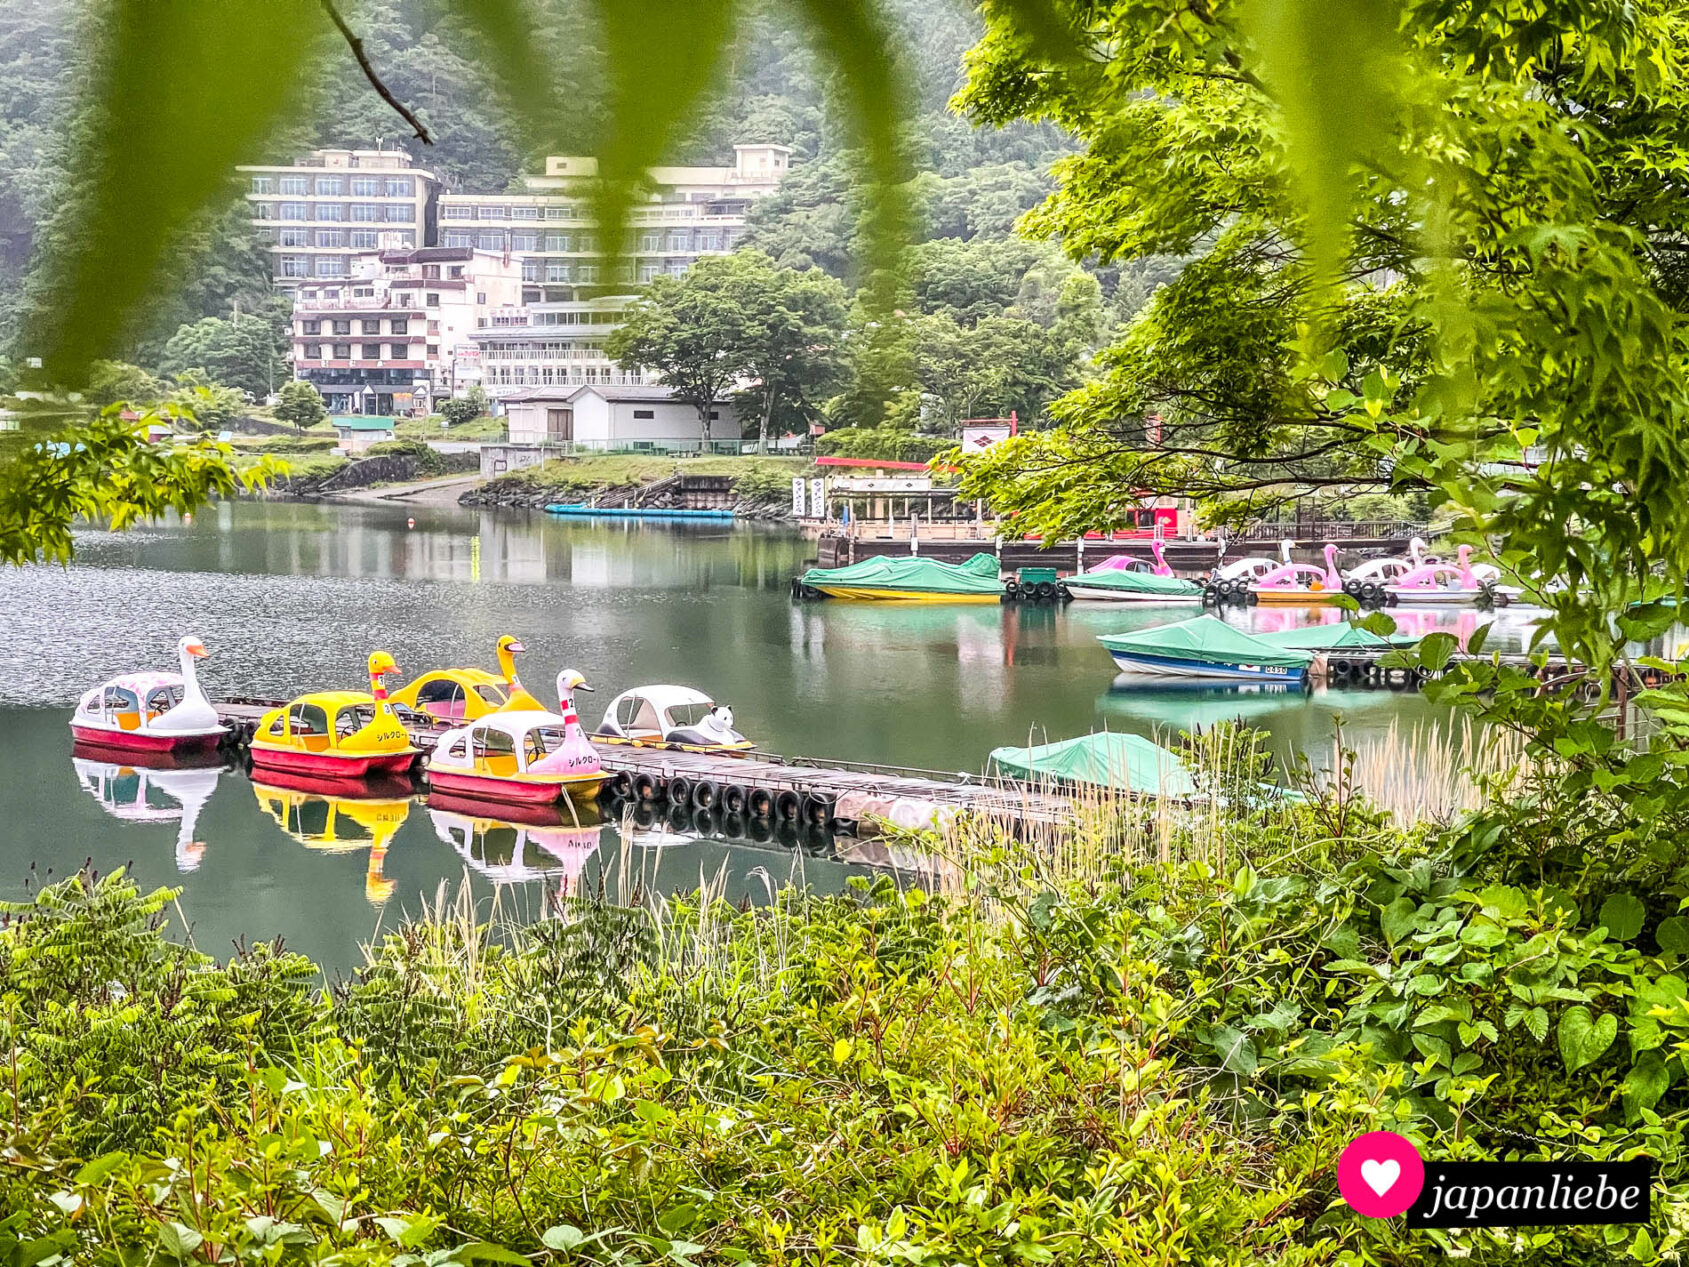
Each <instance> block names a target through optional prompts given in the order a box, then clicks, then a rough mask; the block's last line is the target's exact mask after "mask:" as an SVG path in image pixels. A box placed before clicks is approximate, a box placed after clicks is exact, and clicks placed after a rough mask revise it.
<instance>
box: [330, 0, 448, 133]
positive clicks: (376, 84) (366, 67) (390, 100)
mask: <svg viewBox="0 0 1689 1267" xmlns="http://www.w3.org/2000/svg"><path fill="white" fill-rule="evenodd" d="M322 6H323V9H324V10H325V11H326V12H327V13H328V16H329V19H330V20H331V21H332V22H333V23H334V28H335V30H337V31H339V32H340V36H341V38H342V39H344V40H345V41H346V46H347V47H348V48H350V49H351V50H352V56H353V57H355V58H357V59H358V66H359V67H360V68H361V69H362V70H363V72H364V78H365V79H367V80H369V82H370V87H372V88H374V89H375V91H376V92H377V93H379V94H380V96H381V99H382V100H383V101H385V102H386V103H387V104H388V105H390V106H392V107H393V109H394V110H396V111H397V112H398V115H399V117H400V118H401V119H403V120H404V121H405V122H406V123H408V124H410V125H411V129H412V130H413V131H414V132H415V133H416V136H417V139H418V140H419V141H421V142H422V143H423V144H424V145H432V144H434V138H433V137H431V136H429V135H428V129H427V128H425V127H423V126H422V120H421V119H419V118H417V117H416V115H414V114H412V113H411V111H410V107H408V106H407V105H405V103H404V102H402V101H400V100H399V99H398V98H397V97H395V96H394V95H393V90H392V89H391V88H389V87H388V86H387V85H386V84H384V83H382V82H381V76H380V75H378V74H376V73H375V67H374V66H371V65H370V64H369V55H368V54H367V53H365V52H364V42H363V41H362V40H361V39H359V38H358V37H357V36H356V35H354V34H352V28H351V27H349V26H347V25H346V19H345V18H343V17H341V16H340V10H339V9H336V8H335V7H334V0H322Z"/></svg>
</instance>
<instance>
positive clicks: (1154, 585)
mask: <svg viewBox="0 0 1689 1267" xmlns="http://www.w3.org/2000/svg"><path fill="white" fill-rule="evenodd" d="M1067 583H1068V584H1069V585H1085V586H1089V587H1090V588H1091V589H1099V590H1119V591H1121V592H1122V593H1126V594H1165V595H1167V596H1168V597H1186V596H1189V595H1192V594H1200V593H1202V586H1200V585H1197V584H1195V583H1194V582H1192V581H1187V580H1184V579H1182V578H1180V577H1177V576H1157V575H1155V573H1153V572H1129V571H1127V570H1126V569H1124V568H1111V567H1108V566H1106V565H1105V566H1103V567H1099V568H1093V569H1092V570H1091V571H1089V572H1080V573H1078V574H1077V575H1074V576H1070V577H1068V578H1067Z"/></svg>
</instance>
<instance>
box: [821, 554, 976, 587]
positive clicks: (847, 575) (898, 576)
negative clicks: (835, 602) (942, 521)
mask: <svg viewBox="0 0 1689 1267" xmlns="http://www.w3.org/2000/svg"><path fill="white" fill-rule="evenodd" d="M997 572H998V569H997V560H996V559H995V558H993V557H992V556H991V555H989V554H976V555H974V557H973V558H971V559H969V560H968V561H967V562H966V563H940V562H939V561H938V560H937V559H923V558H921V557H920V556H919V555H882V556H881V557H879V558H877V559H864V560H862V562H860V563H852V564H851V565H850V566H849V567H842V568H810V569H809V571H807V572H805V573H804V574H803V583H804V584H805V585H814V586H818V587H819V586H823V585H848V586H851V587H852V588H857V589H885V590H912V591H915V592H918V593H922V594H1001V593H1002V592H1003V583H1002V582H1001V581H1000V580H998V579H997Z"/></svg>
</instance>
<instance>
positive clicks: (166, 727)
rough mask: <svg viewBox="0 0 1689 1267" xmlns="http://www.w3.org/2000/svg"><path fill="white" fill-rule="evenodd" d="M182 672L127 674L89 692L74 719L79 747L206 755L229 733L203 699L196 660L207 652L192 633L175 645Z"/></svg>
mask: <svg viewBox="0 0 1689 1267" xmlns="http://www.w3.org/2000/svg"><path fill="white" fill-rule="evenodd" d="M176 653H177V657H178V659H179V661H180V663H181V666H182V671H181V672H180V673H126V674H123V675H121V676H119V677H114V678H112V679H111V680H110V681H109V682H105V683H103V684H102V685H100V686H96V687H95V688H94V689H93V690H91V691H89V692H88V693H87V694H85V695H84V696H83V697H82V699H81V701H80V702H79V703H78V704H77V706H76V712H75V713H74V714H72V716H71V719H70V733H71V734H72V735H73V736H74V737H75V738H76V740H77V741H78V742H79V743H86V744H97V745H99V746H100V747H102V748H106V749H111V750H114V751H122V752H194V751H200V752H203V751H205V750H207V749H210V748H215V747H217V745H218V744H220V743H221V742H222V741H223V737H224V736H225V735H227V734H228V733H229V730H228V727H227V726H225V725H223V723H222V722H221V721H219V720H218V718H217V710H216V709H214V708H213V707H212V706H211V701H210V700H208V699H206V698H205V691H204V690H203V689H202V688H201V687H200V684H199V675H198V674H197V673H196V672H195V669H194V662H195V661H196V660H201V659H203V658H204V657H205V656H206V655H208V654H209V653H208V652H207V651H206V649H205V644H204V643H203V642H201V641H200V640H199V638H197V637H196V636H194V635H193V634H188V635H186V636H184V637H183V638H182V639H181V641H179V642H178V643H177V644H176Z"/></svg>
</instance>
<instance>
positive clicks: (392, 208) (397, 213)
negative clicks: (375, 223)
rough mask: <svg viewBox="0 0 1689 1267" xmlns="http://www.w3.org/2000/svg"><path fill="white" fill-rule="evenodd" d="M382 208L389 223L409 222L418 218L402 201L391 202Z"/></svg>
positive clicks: (383, 217)
mask: <svg viewBox="0 0 1689 1267" xmlns="http://www.w3.org/2000/svg"><path fill="white" fill-rule="evenodd" d="M381 210H382V213H383V215H382V219H384V220H386V221H387V223H389V224H409V223H410V222H411V221H412V220H414V219H415V218H416V216H415V214H414V213H413V212H412V211H411V209H410V208H409V207H407V206H405V205H404V204H403V203H400V202H390V203H388V204H387V205H386V206H385V207H383V208H382V209H381Z"/></svg>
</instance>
